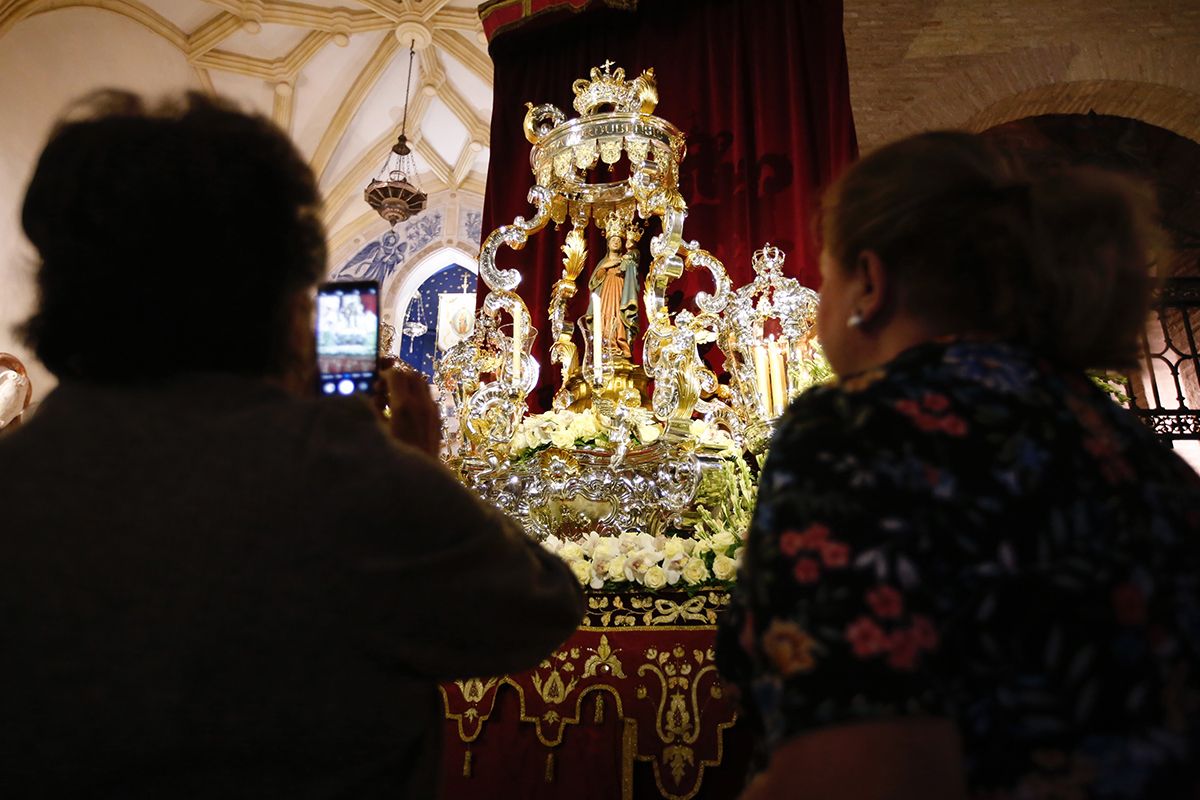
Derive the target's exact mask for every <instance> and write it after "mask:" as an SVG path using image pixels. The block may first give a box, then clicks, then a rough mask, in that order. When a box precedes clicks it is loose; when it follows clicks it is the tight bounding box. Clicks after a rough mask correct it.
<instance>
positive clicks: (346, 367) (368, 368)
mask: <svg viewBox="0 0 1200 800" xmlns="http://www.w3.org/2000/svg"><path fill="white" fill-rule="evenodd" d="M378 364H379V283H378V281H353V282H348V281H342V282H337V283H322V284H321V285H320V286H318V287H317V391H319V392H320V393H321V394H323V395H352V394H366V393H368V392H370V391H371V388H372V387H373V386H374V384H375V379H376V378H377V377H378Z"/></svg>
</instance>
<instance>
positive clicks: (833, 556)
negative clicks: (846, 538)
mask: <svg viewBox="0 0 1200 800" xmlns="http://www.w3.org/2000/svg"><path fill="white" fill-rule="evenodd" d="M821 560H822V561H823V562H825V566H827V567H831V568H834V569H836V568H838V567H844V566H846V564H847V563H849V561H850V548H849V547H847V546H846V545H844V544H842V543H841V542H825V543H824V544H822V545H821Z"/></svg>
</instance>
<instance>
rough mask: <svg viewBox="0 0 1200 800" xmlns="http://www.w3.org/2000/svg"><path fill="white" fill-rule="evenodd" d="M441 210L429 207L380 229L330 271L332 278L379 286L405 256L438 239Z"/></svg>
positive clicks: (393, 271)
mask: <svg viewBox="0 0 1200 800" xmlns="http://www.w3.org/2000/svg"><path fill="white" fill-rule="evenodd" d="M442 220H443V216H442V212H441V211H435V210H430V211H427V212H426V213H424V214H421V215H420V216H418V217H414V218H413V219H412V220H410V221H409V222H407V223H405V224H404V225H401V226H399V229H398V230H396V229H393V230H388V231H384V232H383V233H382V234H380V235H379V237H378V238H376V239H373V240H371V241H370V242H368V243H367V244H366V246H364V247H363V248H362V249H361V250H359V251H358V252H357V253H355V254H354V255H353V256H351V257H350V258H349V259H348V260H347V261H346V263H345V264H343V265H342V266H341V267H339V268H338V269H337V270H336V271H335V272H334V273H333V277H332V280H335V281H369V280H375V281H379V283H380V285H382V284H383V283H384V282H385V281H387V279H388V278H390V277H391V276H392V275H393V274H394V273H395V272H396V270H397V269H399V268H400V266H401V265H402V264H404V261H405V259H407V258H408V257H409V256H411V255H413V254H414V253H419V252H420V251H421V250H423V249H424V248H425V247H426V246H427V245H429V244H430V243H432V242H435V241H437V240H439V239H441V238H442Z"/></svg>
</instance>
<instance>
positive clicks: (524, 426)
mask: <svg viewBox="0 0 1200 800" xmlns="http://www.w3.org/2000/svg"><path fill="white" fill-rule="evenodd" d="M604 431H605V426H604V424H603V422H602V421H601V419H600V416H599V415H598V414H597V413H596V412H595V411H594V410H592V409H590V408H589V409H587V410H586V411H547V412H545V413H544V414H535V415H533V416H529V417H526V418H525V419H523V420H521V424H520V425H519V426H517V432H516V434H515V435H514V436H513V438H512V442H511V443H510V444H509V450H508V452H509V455H510V456H511V457H512V458H514V459H518V460H519V459H522V458H525V457H527V456H529V455H532V454H533V453H536V452H537V451H538V450H541V449H543V448H545V447H548V446H551V445H553V446H554V447H560V448H562V449H564V450H569V449H571V448H575V447H582V448H593V447H599V448H605V447H607V446H608V445H609V442H608V437H607V436H606V435H605V433H604ZM635 433H636V436H637V441H638V443H639V444H650V443H652V442H654V441H656V440H657V439H658V437H659V436H661V435H662V426H661V425H659V424H658V423H657V422H655V421H654V419H653V418H652V417H651V416H650V415H649V414H648V413H643V414H642V415H641V417H640V418H639V419H638V420H637V427H636V429H635Z"/></svg>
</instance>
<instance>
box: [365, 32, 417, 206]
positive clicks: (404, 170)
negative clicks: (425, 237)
mask: <svg viewBox="0 0 1200 800" xmlns="http://www.w3.org/2000/svg"><path fill="white" fill-rule="evenodd" d="M416 44H417V40H416V39H412V40H411V41H410V42H409V46H408V79H407V81H406V82H405V84H404V119H403V120H402V121H401V123H400V136H399V137H397V139H396V143H395V144H394V145H392V152H391V153H390V154H389V155H388V158H387V161H385V162H384V164H383V169H382V170H380V172H379V174H378V175H376V176H375V178H374V179H372V180H371V182H370V183H368V184H367V188H366V189H365V190H364V191H363V197H364V198H365V199H366V201H367V204H368V205H369V206H371V208H373V209H374V210H375V213H376V214H378V215H379V216H381V217H383V218H384V219H385V220H387V223H388V224H389V225H391V226H392V227H393V228H394V227H396V224H397V223H400V222H403V221H404V220H406V219H408V218H409V217H413V216H415V215H417V214H420V213H421V212H422V211H424V210H425V201H426V199H427V197H426V195H425V192H423V191H421V187H420V185H419V184H418V183H417V162H416V160H415V159H414V158H413V155H412V148H411V147H409V145H408V137H407V136H406V135H405V131H406V129H407V128H408V95H409V89H410V88H411V87H412V65H413V56H415V55H416V52H417V50H416Z"/></svg>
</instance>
